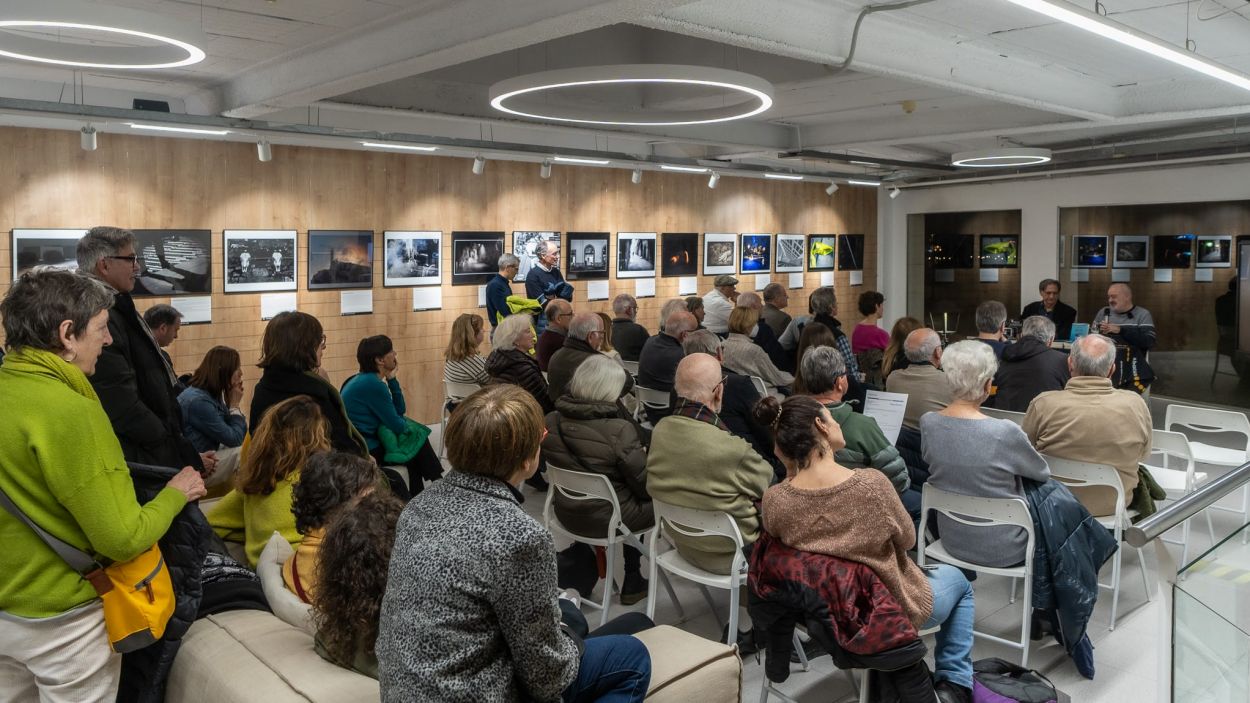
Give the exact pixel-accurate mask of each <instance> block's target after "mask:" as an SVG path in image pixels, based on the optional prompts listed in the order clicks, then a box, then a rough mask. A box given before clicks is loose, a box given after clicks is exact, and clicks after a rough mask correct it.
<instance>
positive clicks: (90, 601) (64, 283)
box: [0, 261, 204, 701]
mask: <svg viewBox="0 0 1250 703" xmlns="http://www.w3.org/2000/svg"><path fill="white" fill-rule="evenodd" d="M106 265H119V266H121V265H125V266H130V263H129V262H124V261H116V262H114V261H110V262H108V263H106ZM112 303H113V293H112V291H110V290H108V288H106V287H105V286H104V284H102V283H100V282H99V281H96V280H93V279H90V278H87V277H85V276H80V275H78V274H74V273H69V272H66V271H54V270H48V271H37V272H32V273H27V274H25V275H23V276H22V277H21V278H19V279H18V280H17V282H15V283H14V284H13V286H12V287H11V288H10V289H9V292H8V294H7V295H6V296H5V298H4V302H3V303H0V315H2V316H3V317H4V335H5V340H6V342H7V344H8V347H9V353H8V355H7V356H5V358H4V364H3V366H0V407H2V408H4V409H5V413H4V422H0V490H3V491H4V493H5V495H7V496H8V497H9V499H10V500H11V501H12V502H13V504H14V505H15V506H16V507H17V509H18V510H20V511H21V512H22V513H24V514H25V515H26V516H27V517H29V518H30V519H31V520H32V521H33V522H34V523H35V524H37V525H39V526H40V527H41V528H43V529H44V530H46V531H47V532H49V533H50V534H52V535H53V536H55V537H57V538H59V539H61V540H63V541H65V542H67V543H69V544H70V545H72V546H74V547H76V548H78V549H81V550H83V551H84V552H89V553H91V554H93V555H96V556H97V557H98V558H100V557H102V558H107V559H111V560H114V561H127V560H130V559H133V558H135V557H136V556H138V555H139V554H141V553H143V552H144V551H146V550H147V549H148V548H150V547H151V546H152V545H153V544H155V543H156V542H157V540H159V539H160V538H161V536H163V535H164V534H165V531H166V530H167V529H169V526H170V523H171V522H172V521H173V519H174V516H175V515H177V514H178V512H179V511H180V510H182V508H183V506H184V505H186V504H187V502H189V501H194V500H198V499H199V498H200V497H202V496H203V495H204V481H203V480H202V479H201V478H200V475H199V473H198V472H196V471H195V469H192V468H190V467H186V468H183V470H182V471H181V472H179V473H178V474H177V475H176V476H175V477H174V478H173V479H171V480H170V482H169V484H168V485H167V486H166V487H165V489H164V490H162V491H161V492H160V493H159V494H158V495H157V496H156V498H155V499H153V500H152V501H150V502H148V503H147V504H146V505H143V506H140V505H139V504H138V502H137V501H136V500H135V489H134V484H133V483H132V482H131V479H130V471H129V470H128V469H127V467H126V460H125V458H124V457H123V456H122V448H121V445H120V444H119V443H118V441H117V437H116V435H114V434H113V426H112V424H110V422H109V419H108V416H107V415H105V414H104V409H103V408H102V407H101V406H100V400H99V398H98V397H96V394H95V391H94V390H93V389H92V388H91V384H90V382H88V380H87V377H88V376H90V375H91V374H92V373H94V372H95V364H96V359H97V358H98V357H99V356H100V351H101V350H102V349H103V348H104V347H105V346H107V345H108V344H109V343H110V342H111V341H112V339H111V337H110V336H109V332H108V309H109V307H110V306H111V305H112ZM0 544H3V545H4V548H3V549H0V573H2V574H4V575H5V576H4V578H3V579H0V620H3V622H4V625H3V626H2V627H0V691H3V692H4V697H5V699H6V700H31V699H54V698H55V699H59V698H60V697H62V696H63V695H64V694H66V693H68V692H69V691H68V690H67V689H70V688H72V693H73V696H74V697H75V698H76V699H78V700H84V701H112V700H113V699H114V698H116V696H117V686H118V682H119V678H120V674H121V656H120V655H118V654H115V653H114V652H113V651H112V649H111V648H110V647H109V639H108V633H107V632H106V630H105V626H104V610H103V607H102V606H101V604H100V600H99V597H98V596H97V595H96V592H95V589H93V588H92V587H91V585H90V584H89V583H87V582H86V581H84V580H83V579H82V578H81V577H80V576H79V574H78V573H77V572H75V571H74V570H73V569H71V568H70V567H69V565H68V564H66V563H65V562H64V561H63V560H62V559H61V558H60V557H59V556H57V554H56V553H55V552H53V551H52V549H51V548H50V547H48V546H47V545H46V544H44V542H43V541H42V540H41V539H40V538H39V537H38V536H37V535H36V534H35V532H34V531H33V530H31V529H30V528H29V527H27V526H26V525H25V524H24V523H22V522H21V521H20V520H19V519H18V518H16V517H15V516H13V515H11V514H10V513H9V512H8V511H5V510H0Z"/></svg>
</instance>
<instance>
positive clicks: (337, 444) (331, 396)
mask: <svg viewBox="0 0 1250 703" xmlns="http://www.w3.org/2000/svg"><path fill="white" fill-rule="evenodd" d="M297 395H306V396H308V397H310V398H312V399H313V400H315V401H317V405H318V406H320V407H321V414H322V415H325V417H326V420H328V421H329V423H330V445H331V446H333V447H334V451H337V452H347V453H348V454H356V455H357V456H363V457H368V456H369V446H368V445H367V444H366V443H365V438H364V437H362V436H361V434H360V433H359V432H357V431H356V428H355V427H354V426H353V425H352V421H351V420H349V419H348V417H347V408H346V407H344V406H343V397H342V396H340V395H339V391H338V389H337V388H335V387H334V386H333V385H331V384H330V382H329V381H326V380H325V379H323V378H321V377H320V376H318V375H317V374H315V373H312V372H311V371H300V370H299V369H294V368H291V367H289V366H280V365H278V364H274V365H272V366H268V367H266V368H265V370H264V371H263V372H262V373H261V375H260V381H258V382H257V383H256V390H255V391H254V392H253V393H252V408H251V416H250V417H248V420H247V426H248V427H250V428H252V432H255V431H256V430H257V428H259V427H260V423H261V420H262V419H264V417H265V411H267V410H269V408H271V407H273V406H275V405H277V404H278V403H281V402H282V401H284V400H287V399H288V398H294V397H295V396H297Z"/></svg>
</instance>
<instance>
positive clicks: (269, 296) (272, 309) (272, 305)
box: [260, 293, 297, 320]
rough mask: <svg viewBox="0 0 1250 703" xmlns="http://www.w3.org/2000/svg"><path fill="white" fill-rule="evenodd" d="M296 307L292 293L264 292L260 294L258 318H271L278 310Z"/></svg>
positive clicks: (284, 310) (283, 310) (282, 310)
mask: <svg viewBox="0 0 1250 703" xmlns="http://www.w3.org/2000/svg"><path fill="white" fill-rule="evenodd" d="M295 309H297V306H296V302H295V294H294V293H265V294H263V295H261V296H260V319H262V320H272V319H273V318H275V317H277V316H278V313H280V312H287V311H288V310H295Z"/></svg>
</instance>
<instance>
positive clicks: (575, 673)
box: [376, 318, 651, 703]
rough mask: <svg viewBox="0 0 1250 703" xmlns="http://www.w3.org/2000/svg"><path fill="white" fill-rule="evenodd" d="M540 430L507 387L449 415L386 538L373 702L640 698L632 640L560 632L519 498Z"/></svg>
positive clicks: (539, 548)
mask: <svg viewBox="0 0 1250 703" xmlns="http://www.w3.org/2000/svg"><path fill="white" fill-rule="evenodd" d="M509 319H511V318H509ZM504 322H505V323H506V322H507V320H505V321H504ZM544 431H545V429H544V427H543V417H542V413H541V410H540V408H539V406H538V404H537V403H536V402H535V401H534V398H533V396H531V395H530V394H527V393H526V392H524V391H523V390H521V389H518V388H515V387H513V386H510V385H498V386H488V387H487V388H484V389H482V390H480V391H478V392H477V393H474V394H473V395H471V396H469V397H468V398H467V399H465V401H464V402H462V403H460V405H459V406H458V407H457V408H456V409H455V411H453V412H452V415H451V420H450V423H449V424H448V428H447V457H448V459H449V460H450V461H451V465H452V470H451V471H450V472H449V473H448V474H447V476H445V477H444V478H443V480H441V481H439V482H437V483H435V484H434V485H432V486H431V487H430V488H429V489H428V490H426V491H425V492H423V493H422V494H421V495H419V496H417V497H416V498H415V499H414V500H413V501H412V502H410V503H409V504H408V506H407V507H406V508H405V509H404V512H403V514H402V515H401V517H400V519H399V524H398V526H397V527H396V531H395V532H396V534H395V549H394V551H393V552H392V554H391V564H390V575H389V579H388V582H387V585H386V595H385V597H384V598H383V601H382V613H381V618H380V622H379V627H378V638H377V645H376V651H377V658H378V674H379V676H378V680H379V683H380V687H381V698H382V701H384V702H385V703H391V702H396V703H397V702H399V701H413V700H438V701H451V700H457V701H469V700H508V701H518V700H540V701H553V700H558V699H560V698H561V697H563V698H564V700H598V699H600V698H602V697H605V696H611V697H610V698H608V700H615V701H623V702H624V701H630V702H634V701H642V700H643V698H644V697H645V696H646V693H647V685H648V683H649V681H650V677H651V660H650V655H649V654H648V653H647V649H646V647H645V646H644V645H643V644H642V642H640V641H639V640H637V639H636V638H634V637H631V636H628V635H614V636H606V637H596V638H593V639H586V640H585V641H584V642H582V641H580V640H579V638H577V637H576V635H574V634H573V633H572V631H571V630H569V629H568V628H567V627H562V624H561V609H560V606H559V604H558V602H557V601H558V598H557V587H556V566H555V563H556V559H555V545H554V543H553V541H552V537H551V533H550V532H548V531H547V530H546V529H544V528H543V526H542V525H541V524H539V523H538V521H536V520H535V519H534V518H532V517H530V516H529V515H528V514H526V512H525V511H524V510H523V509H522V508H521V505H520V501H521V500H522V497H521V493H520V491H519V490H518V486H520V484H521V482H522V481H523V480H525V479H526V478H527V477H529V476H531V475H533V473H534V472H535V471H536V470H537V468H538V463H539V451H540V442H541V440H542V435H543V432H544Z"/></svg>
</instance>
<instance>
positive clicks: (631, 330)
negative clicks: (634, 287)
mask: <svg viewBox="0 0 1250 703" xmlns="http://www.w3.org/2000/svg"><path fill="white" fill-rule="evenodd" d="M612 316H613V317H612V344H613V346H615V347H616V349H617V351H619V352H620V353H621V358H622V359H624V360H625V361H638V355H639V354H641V353H642V345H644V344H646V343H647V338H648V337H650V336H651V334H650V333H649V332H647V328H646V327H643V326H642V325H640V324H638V323H637V322H636V321H635V320H636V319H637V317H638V301H637V300H635V299H634V296H632V295H630V294H629V293H621V294H619V295H617V296H616V297H615V298H613V299H612Z"/></svg>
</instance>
